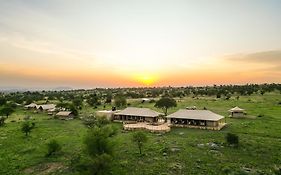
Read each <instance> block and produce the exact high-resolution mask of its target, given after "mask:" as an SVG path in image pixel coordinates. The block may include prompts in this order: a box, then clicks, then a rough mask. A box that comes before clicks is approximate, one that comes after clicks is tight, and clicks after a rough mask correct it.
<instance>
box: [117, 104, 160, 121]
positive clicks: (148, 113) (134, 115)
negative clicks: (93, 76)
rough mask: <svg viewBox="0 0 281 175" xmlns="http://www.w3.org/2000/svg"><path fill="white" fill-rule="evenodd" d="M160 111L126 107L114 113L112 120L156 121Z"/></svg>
mask: <svg viewBox="0 0 281 175" xmlns="http://www.w3.org/2000/svg"><path fill="white" fill-rule="evenodd" d="M160 115H163V114H162V113H159V112H156V111H153V110H151V109H149V108H136V107H128V108H126V109H124V110H122V111H119V112H117V113H115V114H114V120H120V121H137V122H157V121H158V117H159V116H160Z"/></svg>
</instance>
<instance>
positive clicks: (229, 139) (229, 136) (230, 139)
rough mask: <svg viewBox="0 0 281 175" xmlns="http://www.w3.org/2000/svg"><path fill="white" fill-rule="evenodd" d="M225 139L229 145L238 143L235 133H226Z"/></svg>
mask: <svg viewBox="0 0 281 175" xmlns="http://www.w3.org/2000/svg"><path fill="white" fill-rule="evenodd" d="M226 141H227V143H228V144H229V145H235V146H238V144H239V137H238V136H237V135H236V134H233V133H227V134H226Z"/></svg>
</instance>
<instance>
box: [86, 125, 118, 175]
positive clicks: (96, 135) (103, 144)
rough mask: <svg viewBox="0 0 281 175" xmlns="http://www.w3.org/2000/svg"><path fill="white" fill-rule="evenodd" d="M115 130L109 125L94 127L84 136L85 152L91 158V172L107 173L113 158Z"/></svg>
mask: <svg viewBox="0 0 281 175" xmlns="http://www.w3.org/2000/svg"><path fill="white" fill-rule="evenodd" d="M114 135H115V131H114V130H113V129H112V128H111V127H101V128H99V127H94V128H92V129H90V131H89V132H88V134H87V135H86V137H85V140H84V143H85V146H86V152H87V153H88V155H89V156H90V158H91V165H90V166H89V171H90V172H91V174H100V175H102V174H107V173H108V172H109V170H110V167H111V162H112V159H113V142H112V141H111V139H110V138H111V137H112V136H114Z"/></svg>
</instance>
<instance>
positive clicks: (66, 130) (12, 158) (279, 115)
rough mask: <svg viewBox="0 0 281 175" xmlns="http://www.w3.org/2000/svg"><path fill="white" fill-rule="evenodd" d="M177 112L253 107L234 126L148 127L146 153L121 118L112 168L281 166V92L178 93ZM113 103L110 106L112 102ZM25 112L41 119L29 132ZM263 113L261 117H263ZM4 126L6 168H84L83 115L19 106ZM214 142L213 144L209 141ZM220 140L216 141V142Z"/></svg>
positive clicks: (168, 170) (230, 170)
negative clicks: (55, 148)
mask: <svg viewBox="0 0 281 175" xmlns="http://www.w3.org/2000/svg"><path fill="white" fill-rule="evenodd" d="M177 101H178V106H177V108H173V109H170V110H169V111H168V112H169V113H171V112H174V111H176V110H177V109H180V108H185V107H186V106H194V105H195V106H197V108H198V109H202V108H203V107H206V108H207V109H209V110H212V111H213V112H216V113H219V114H221V115H224V116H228V112H227V110H228V109H230V108H231V107H234V106H239V107H241V108H244V109H246V110H247V114H248V115H247V116H250V117H249V118H246V119H231V118H228V117H227V119H226V122H227V123H228V126H227V127H226V128H224V129H222V130H221V131H207V130H198V129H187V128H172V130H171V132H169V133H166V134H153V133H148V132H147V134H148V137H149V140H148V143H146V144H145V146H144V155H143V156H139V154H138V149H137V146H136V145H135V144H134V143H132V141H131V137H132V133H133V132H128V131H122V126H121V124H119V123H113V124H112V125H114V126H116V127H117V128H118V134H117V136H115V137H114V138H113V139H114V141H115V142H116V143H115V158H114V159H115V160H114V164H113V169H112V174H118V175H120V174H130V175H143V174H145V175H146V174H151V175H152V174H162V175H174V174H216V175H218V174H241V173H247V174H273V170H274V169H276V168H281V129H280V126H281V105H280V104H278V103H279V102H280V101H281V94H280V93H275V92H274V93H266V94H264V95H263V96H262V95H252V96H241V97H240V99H239V100H236V99H235V98H234V97H233V98H231V99H230V100H224V99H216V98H214V97H213V98H212V97H198V98H192V97H185V98H182V99H177ZM128 103H130V105H131V106H136V107H141V106H142V107H149V108H152V109H154V110H157V111H160V112H162V111H161V110H159V109H157V108H154V107H153V106H154V103H148V102H146V103H141V101H140V100H136V99H131V100H128ZM106 108H110V106H106ZM98 109H103V106H99V107H98V108H97V109H94V108H90V107H88V106H86V105H85V106H84V108H83V109H82V110H81V111H80V116H82V117H83V116H87V115H89V114H91V113H93V112H94V111H95V110H98ZM25 115H30V116H31V117H32V119H31V120H32V121H33V122H35V123H36V127H35V129H34V130H33V131H32V132H31V135H30V136H29V137H25V136H24V134H23V133H22V132H21V130H20V127H21V124H22V121H23V117H24V116H25ZM258 116H261V117H258ZM6 123H7V124H6V125H5V126H3V127H1V128H0V174H1V175H2V174H5V175H6V174H7V175H8V174H10V175H17V174H79V172H76V171H74V170H72V169H71V166H70V165H71V161H72V162H73V161H75V160H74V159H73V157H75V156H77V155H78V154H81V155H82V156H86V155H85V153H84V152H83V148H84V145H83V138H84V136H85V134H86V132H87V128H86V127H85V126H84V125H83V124H82V122H81V121H80V120H78V119H75V120H71V121H61V120H55V119H49V116H47V114H34V113H33V112H31V111H25V110H23V109H17V111H16V112H15V113H13V114H12V116H10V117H9V119H8V120H7V121H6ZM227 132H232V133H235V134H237V135H238V136H239V142H240V145H239V146H238V148H234V147H229V146H227V145H226V144H225V135H226V133H227ZM51 139H56V140H58V142H59V143H61V145H62V152H61V153H60V154H58V155H55V156H53V157H50V158H46V157H45V154H46V152H47V147H46V143H47V142H48V141H50V140H51ZM208 143H210V144H208ZM212 143H214V144H212Z"/></svg>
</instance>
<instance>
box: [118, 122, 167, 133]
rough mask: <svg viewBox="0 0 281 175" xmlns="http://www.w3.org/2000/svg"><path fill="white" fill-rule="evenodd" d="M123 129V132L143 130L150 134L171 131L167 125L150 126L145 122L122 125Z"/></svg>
mask: <svg viewBox="0 0 281 175" xmlns="http://www.w3.org/2000/svg"><path fill="white" fill-rule="evenodd" d="M123 128H124V130H138V129H144V130H148V131H150V132H169V131H170V130H171V128H170V127H169V126H168V124H167V123H164V124H160V125H151V124H149V123H145V122H139V123H135V124H124V125H123Z"/></svg>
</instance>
